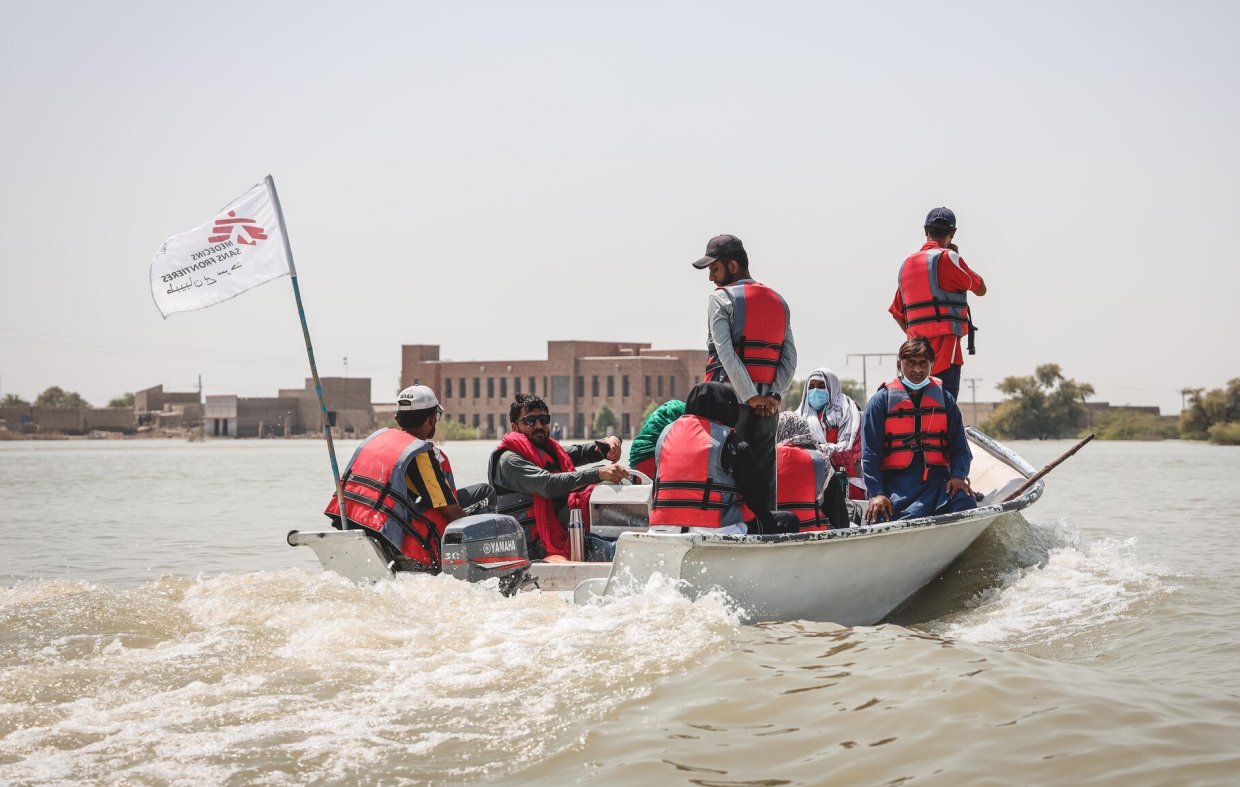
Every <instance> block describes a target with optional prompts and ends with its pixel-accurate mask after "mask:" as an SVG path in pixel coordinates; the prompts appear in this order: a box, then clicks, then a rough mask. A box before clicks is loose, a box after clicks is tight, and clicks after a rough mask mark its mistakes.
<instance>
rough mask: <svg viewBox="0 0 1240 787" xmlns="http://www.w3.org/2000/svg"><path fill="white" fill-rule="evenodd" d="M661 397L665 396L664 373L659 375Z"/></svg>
mask: <svg viewBox="0 0 1240 787" xmlns="http://www.w3.org/2000/svg"><path fill="white" fill-rule="evenodd" d="M659 398H660V399H662V398H663V375H659Z"/></svg>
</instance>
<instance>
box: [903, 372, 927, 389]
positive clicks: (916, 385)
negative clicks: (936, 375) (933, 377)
mask: <svg viewBox="0 0 1240 787" xmlns="http://www.w3.org/2000/svg"><path fill="white" fill-rule="evenodd" d="M900 382H902V383H904V387H905V388H907V389H909V390H910V391H920V390H921V389H922V388H925V387H926V386H927V385H929V384H930V378H929V376H927V377H926V379H924V380H922V381H921V382H919V383H910V382H909V381H908V378H907V377H905V376H904V375H900Z"/></svg>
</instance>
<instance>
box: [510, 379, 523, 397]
mask: <svg viewBox="0 0 1240 787" xmlns="http://www.w3.org/2000/svg"><path fill="white" fill-rule="evenodd" d="M519 393H521V378H520V377H514V378H512V395H513V396H516V395H517V394H519Z"/></svg>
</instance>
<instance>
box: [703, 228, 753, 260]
mask: <svg viewBox="0 0 1240 787" xmlns="http://www.w3.org/2000/svg"><path fill="white" fill-rule="evenodd" d="M715 260H736V261H737V262H739V263H741V264H742V265H749V255H748V254H746V253H745V246H744V245H743V244H742V243H741V239H740V238H738V237H736V236H735V235H716V236H715V237H713V238H711V239H710V242H709V243H707V244H706V256H705V257H703V258H702V259H700V260H698V261H697V262H695V263H693V267H695V268H709V267H710V264H711V263H712V262H714V261H715Z"/></svg>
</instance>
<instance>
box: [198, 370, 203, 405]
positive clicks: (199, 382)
mask: <svg viewBox="0 0 1240 787" xmlns="http://www.w3.org/2000/svg"><path fill="white" fill-rule="evenodd" d="M198 404H202V375H201V374H200V375H198Z"/></svg>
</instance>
